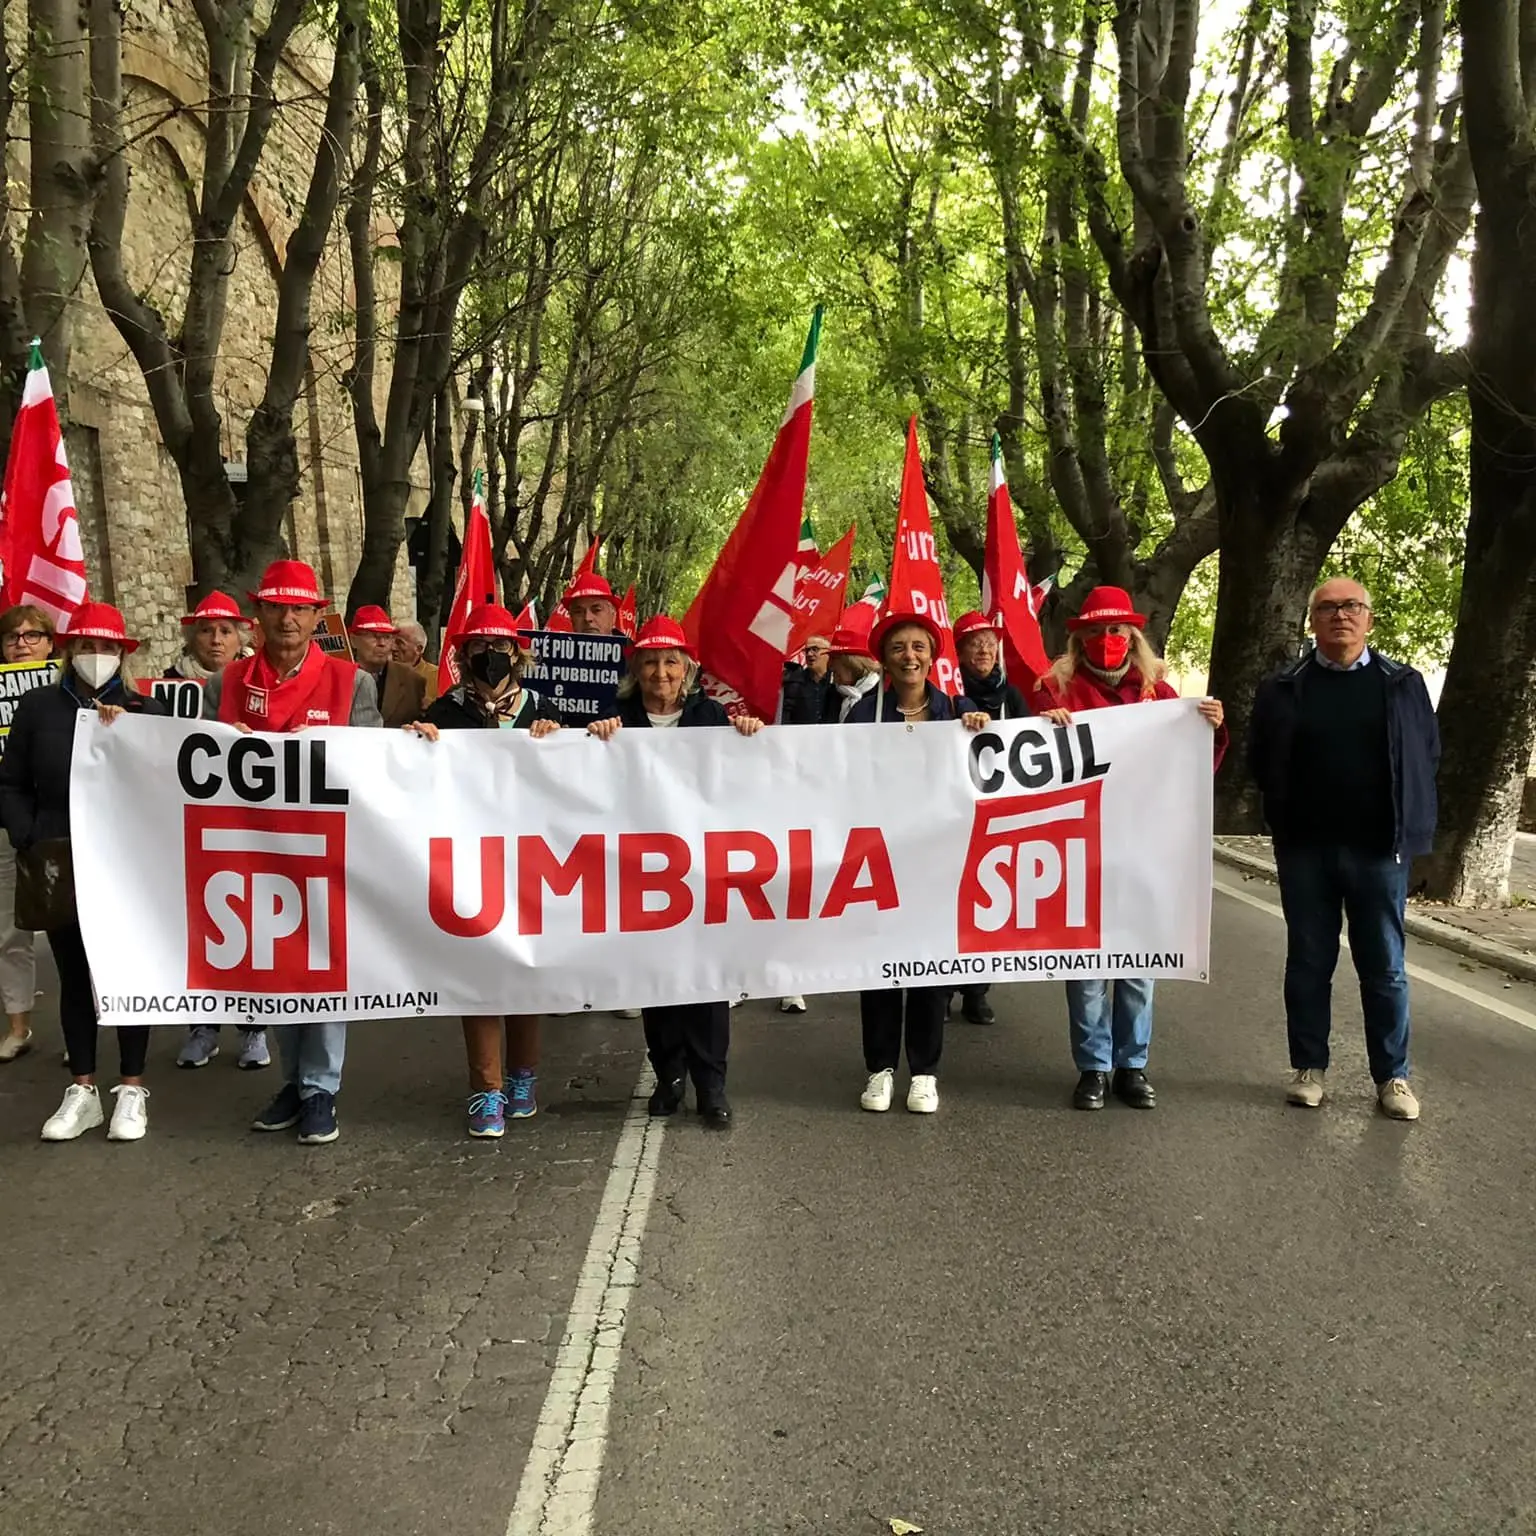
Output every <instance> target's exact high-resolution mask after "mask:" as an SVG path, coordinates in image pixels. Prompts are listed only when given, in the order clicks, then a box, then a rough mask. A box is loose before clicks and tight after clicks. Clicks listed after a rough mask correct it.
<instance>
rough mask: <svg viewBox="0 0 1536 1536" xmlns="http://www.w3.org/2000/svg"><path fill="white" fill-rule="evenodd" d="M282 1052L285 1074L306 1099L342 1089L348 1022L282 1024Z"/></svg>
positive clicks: (279, 1033) (279, 1036)
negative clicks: (342, 1070)
mask: <svg viewBox="0 0 1536 1536" xmlns="http://www.w3.org/2000/svg"><path fill="white" fill-rule="evenodd" d="M272 1033H273V1034H274V1035H276V1036H277V1049H278V1054H279V1055H280V1056H281V1057H282V1059H283V1077H284V1078H285V1079H286V1080H287V1081H288V1082H290V1083H292V1084H293V1085H294V1087H295V1088H297V1089H298V1090H299V1097H300V1098H302V1099H308V1098H312V1097H313V1096H314V1095H315V1094H317V1093H320V1092H322V1091H324V1092H325V1093H331V1094H334V1093H339V1092H340V1091H341V1064H342V1062H343V1060H345V1058H346V1054H347V1026H346V1025H345V1024H279V1025H277V1026H276V1027H275V1028H274V1029H273V1031H272Z"/></svg>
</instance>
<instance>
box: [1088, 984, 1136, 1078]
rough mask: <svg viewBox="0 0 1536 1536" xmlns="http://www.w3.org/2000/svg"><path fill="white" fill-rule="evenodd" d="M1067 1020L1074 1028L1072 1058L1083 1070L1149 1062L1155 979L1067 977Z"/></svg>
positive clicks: (1133, 1065)
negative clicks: (1095, 979)
mask: <svg viewBox="0 0 1536 1536" xmlns="http://www.w3.org/2000/svg"><path fill="white" fill-rule="evenodd" d="M1111 987H1113V988H1114V999H1113V1001H1111V999H1110V988H1111ZM1067 1022H1068V1024H1069V1025H1070V1027H1071V1031H1072V1060H1073V1061H1075V1062H1076V1063H1077V1070H1078V1071H1079V1072H1108V1071H1109V1069H1110V1068H1111V1067H1112V1066H1114V1067H1144V1066H1146V1064H1147V1050H1148V1048H1149V1047H1150V1046H1151V1044H1152V979H1151V977H1149V976H1122V977H1121V978H1120V979H1119V980H1118V981H1069V982H1068V983H1067Z"/></svg>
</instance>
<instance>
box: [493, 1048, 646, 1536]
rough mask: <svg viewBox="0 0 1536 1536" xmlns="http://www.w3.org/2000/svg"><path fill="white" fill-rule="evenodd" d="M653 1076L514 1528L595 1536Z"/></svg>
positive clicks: (512, 1535)
mask: <svg viewBox="0 0 1536 1536" xmlns="http://www.w3.org/2000/svg"><path fill="white" fill-rule="evenodd" d="M654 1086H655V1079H654V1078H653V1077H652V1075H651V1069H650V1068H649V1067H645V1068H643V1069H642V1071H641V1073H640V1080H639V1082H638V1083H636V1085H635V1093H634V1097H633V1098H632V1099H631V1100H630V1103H629V1112H628V1114H627V1115H626V1116H625V1117H624V1126H623V1129H622V1130H620V1132H619V1144H618V1146H617V1147H616V1148H615V1149H614V1154H613V1165H612V1167H611V1168H610V1169H609V1171H608V1182H607V1183H606V1184H605V1185H604V1186H603V1198H602V1202H601V1204H600V1205H599V1206H598V1210H597V1221H596V1223H595V1224H594V1225H593V1228H592V1240H591V1242H589V1243H588V1244H587V1256H586V1258H585V1259H584V1260H583V1262H582V1266H581V1276H580V1278H579V1279H578V1280H577V1282H576V1294H575V1295H574V1296H573V1297H572V1298H571V1310H570V1314H569V1315H568V1316H567V1318H566V1321H565V1337H564V1338H563V1339H562V1341H561V1344H560V1353H559V1354H558V1355H557V1356H556V1357H555V1369H554V1374H553V1375H552V1376H551V1377H550V1381H549V1391H548V1392H547V1393H546V1394H545V1396H544V1407H543V1409H542V1411H541V1412H540V1414H539V1424H538V1428H537V1430H535V1432H534V1436H533V1448H532V1450H530V1451H529V1453H528V1464H527V1465H526V1466H525V1467H524V1468H523V1480H522V1482H521V1484H520V1485H519V1486H518V1490H517V1503H516V1504H515V1505H514V1506H513V1508H512V1514H511V1517H510V1518H509V1519H508V1521H507V1536H586V1533H588V1532H589V1531H591V1529H592V1515H593V1511H594V1510H595V1508H596V1506H597V1486H598V1480H599V1478H601V1476H602V1471H603V1456H604V1453H605V1451H606V1450H607V1446H608V1410H609V1406H610V1405H611V1403H612V1401H613V1389H614V1382H615V1380H616V1378H617V1376H618V1369H619V1350H620V1348H621V1347H622V1345H623V1343H624V1319H625V1317H626V1316H627V1314H628V1312H629V1299H630V1297H631V1295H632V1294H633V1293H634V1290H635V1288H636V1286H637V1285H638V1284H639V1278H640V1244H641V1242H642V1240H643V1239H644V1237H645V1224H646V1220H647V1218H648V1217H649V1215H650V1210H651V1199H652V1196H653V1195H654V1194H655V1192H656V1169H657V1164H658V1162H659V1160H660V1156H661V1138H662V1132H663V1128H664V1127H665V1125H666V1123H667V1122H666V1121H665V1120H662V1119H656V1120H653V1119H652V1118H651V1117H650V1115H649V1114H647V1113H646V1106H645V1101H646V1099H647V1097H648V1096H649V1094H650V1092H651V1089H652V1088H653V1087H654Z"/></svg>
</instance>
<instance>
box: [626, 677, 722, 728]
mask: <svg viewBox="0 0 1536 1536" xmlns="http://www.w3.org/2000/svg"><path fill="white" fill-rule="evenodd" d="M615 713H616V714H617V715H618V717H619V719H620V720H621V721H622V722H623V724H624V727H625V729H626V730H627V729H628V728H629V727H631V726H640V727H642V728H643V729H645V730H647V731H648V730H650V729H651V717H650V716H649V715H648V714H646V712H645V700H644V699H642V698H641V697H640V690H639V689H638V688H637V689H636V690H635V691H634V692H633V693H632V694H630V696H629V697H628V698H627V699H620V700H619V707H618V709H617V710H616V711H615ZM730 723H731V720H730V716H729V715H727V714H726V712H725V710H724V708H723V707H722V706H721V705H719V704H717V703H716V702H715V701H714V700H713V699H712V698H710V696H709V695H708V694H707V693H690V694H689V695H688V697H687V698H686V699H684V700H683V718H682V719H681V720H679V721H678V722H677V729H678V730H680V731H682V730H687V729H688V728H689V727H690V726H694V725H729V724H730Z"/></svg>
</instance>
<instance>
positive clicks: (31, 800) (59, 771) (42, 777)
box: [0, 603, 166, 1141]
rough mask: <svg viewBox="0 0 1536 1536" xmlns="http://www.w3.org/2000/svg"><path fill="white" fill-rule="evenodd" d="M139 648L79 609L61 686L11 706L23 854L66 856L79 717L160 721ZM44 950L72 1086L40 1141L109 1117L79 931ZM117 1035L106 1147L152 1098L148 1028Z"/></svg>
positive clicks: (3, 811) (6, 781)
mask: <svg viewBox="0 0 1536 1536" xmlns="http://www.w3.org/2000/svg"><path fill="white" fill-rule="evenodd" d="M138 647H139V642H138V641H137V640H133V639H130V638H129V636H128V634H127V632H126V630H125V629H124V627H123V616H122V614H121V613H119V612H118V611H117V609H116V608H113V607H112V606H111V605H110V604H107V603H82V604H81V605H80V607H79V608H77V609H76V610H75V613H74V616H73V618H72V620H71V622H70V627H69V632H68V634H67V635H66V636H65V638H64V670H63V675H62V677H61V678H60V680H59V682H58V683H57V684H55V685H54V686H52V687H49V688H34V689H33V690H32V692H31V693H29V694H27V695H26V696H25V697H24V698H23V699H22V700H21V702H20V703H19V704H18V705H17V706H16V714H15V717H14V719H13V720H12V722H11V734H10V737H9V738H8V740H7V742H6V748H5V756H4V757H3V758H0V821H3V822H4V825H5V830H6V832H7V833H8V834H9V835H10V839H11V842H12V844H13V845H14V846H15V848H16V851H17V852H18V853H20V854H22V855H23V856H25V855H27V854H28V853H29V852H30V851H32V850H34V849H35V850H38V852H41V851H42V850H41V847H40V845H42V844H44V843H53V844H56V845H57V846H56V847H55V848H53V849H51V850H50V852H51V853H52V855H53V856H54V857H55V858H59V859H67V858H68V838H69V775H70V765H71V761H72V758H73V753H74V743H75V724H76V722H77V721H78V720H79V718H80V713H81V711H82V710H86V709H95V710H97V711H99V712H100V714H101V716H102V718H103V719H104V720H107V721H109V722H110V721H112V720H115V719H117V718H118V716H120V715H121V714H122V713H123V712H124V711H125V710H127V711H131V712H132V713H134V714H145V715H163V714H165V712H166V710H165V706H164V705H163V704H161V703H159V702H158V701H157V700H155V699H148V698H145V697H144V696H143V695H142V694H141V693H139V692H138V690H137V689H136V688H135V687H134V683H133V678H132V676H131V674H130V673H129V671H128V667H127V658H128V657H129V656H130V655H131V654H132V653H133V652H134V651H136V650H137V649H138ZM48 943H49V946H50V948H51V949H52V950H53V958H54V962H55V964H56V965H57V967H58V972H59V1019H60V1022H61V1023H62V1024H63V1026H64V1043H65V1045H66V1046H67V1047H68V1048H69V1070H70V1075H71V1077H72V1078H73V1081H72V1082H71V1083H70V1085H69V1087H68V1088H66V1089H65V1090H64V1101H63V1103H61V1104H60V1105H59V1107H58V1109H57V1111H55V1113H54V1114H53V1115H52V1116H51V1117H50V1118H49V1119H48V1121H47V1122H46V1123H45V1124H44V1126H43V1140H44V1141H73V1140H74V1139H75V1137H77V1136H79V1135H81V1134H82V1133H83V1132H85V1131H88V1130H90V1129H91V1128H92V1127H93V1126H98V1125H100V1124H101V1122H102V1120H103V1119H104V1118H105V1117H104V1116H103V1114H102V1109H101V1096H100V1094H99V1093H98V1092H97V1091H96V1037H97V1034H98V1033H99V1031H98V1029H97V1026H96V996H95V991H94V989H93V988H92V986H91V968H90V965H89V963H88V962H87V960H86V957H85V942H84V940H83V939H82V938H81V937H80V924H79V923H78V922H77V921H75V920H74V919H73V918H72V917H61V920H60V921H59V923H58V924H56V925H55V926H53V927H50V928H49V930H48ZM116 1033H117V1050H118V1064H119V1068H120V1071H121V1076H122V1081H121V1082H120V1083H119V1084H118V1086H117V1087H116V1088H114V1089H113V1090H112V1092H113V1093H114V1094H115V1095H116V1097H117V1107H116V1108H115V1109H114V1110H113V1112H112V1124H111V1127H110V1128H109V1129H108V1131H107V1136H108V1138H109V1139H110V1140H112V1141H138V1140H139V1139H140V1138H141V1137H142V1136H143V1135H144V1132H145V1131H146V1129H148V1125H149V1118H148V1112H147V1100H148V1098H149V1093H148V1090H147V1089H146V1088H145V1087H144V1059H145V1056H146V1055H147V1053H148V1050H149V1027H148V1025H144V1024H139V1025H124V1026H122V1027H120V1028H119V1029H118V1030H117V1032H116Z"/></svg>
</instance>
